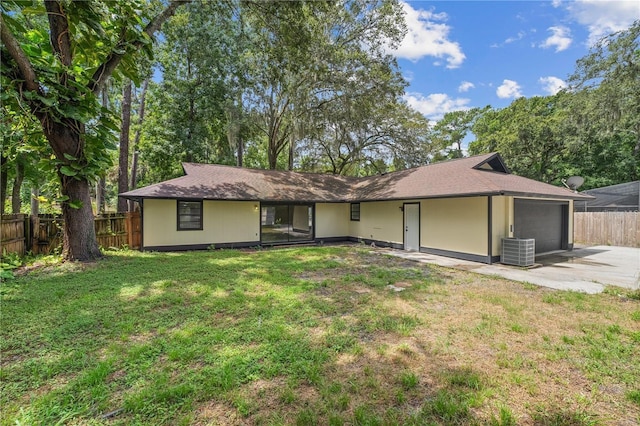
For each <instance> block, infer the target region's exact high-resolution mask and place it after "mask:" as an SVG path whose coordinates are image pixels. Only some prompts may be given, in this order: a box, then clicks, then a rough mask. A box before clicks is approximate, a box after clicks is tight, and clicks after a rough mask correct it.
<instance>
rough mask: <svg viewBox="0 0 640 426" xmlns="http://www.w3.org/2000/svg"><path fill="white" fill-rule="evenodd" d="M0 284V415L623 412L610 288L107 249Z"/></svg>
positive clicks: (627, 384) (592, 416)
mask: <svg viewBox="0 0 640 426" xmlns="http://www.w3.org/2000/svg"><path fill="white" fill-rule="evenodd" d="M390 284H394V285H395V286H396V287H399V288H404V289H405V290H404V291H400V292H396V291H393V290H392V289H389V288H387V286H388V285H390ZM0 291H1V297H2V299H1V302H2V304H1V314H2V319H1V336H2V337H1V338H2V340H1V341H0V344H1V350H2V359H1V367H2V368H1V370H0V405H1V406H2V409H1V416H2V421H1V424H6V425H9V424H12V425H13V424H16V423H18V424H25V425H31V424H46V425H53V424H91V425H99V424H123V425H124V424H126V425H129V424H141V425H142V424H145V425H146V424H171V425H173V424H185V425H186V424H203V425H204V424H223V425H235V424H299V425H308V424H331V425H340V424H350V425H354V424H355V425H383V424H384V425H386V424H398V425H402V424H420V425H421V424H443V425H444V424H474V423H475V424H491V425H510V424H540V425H565V424H566V425H569V424H571V425H590V424H612V423H617V422H620V424H627V423H628V424H633V423H634V422H640V302H638V301H637V300H633V299H630V298H626V297H621V296H620V295H618V294H613V293H615V292H608V293H607V294H601V295H595V296H590V295H584V294H578V293H569V292H558V291H552V290H546V289H541V288H538V287H534V286H531V285H523V284H519V283H514V282H509V281H505V280H501V279H496V278H493V277H483V276H479V275H475V274H472V273H468V272H464V271H456V270H451V269H445V268H437V267H430V266H426V265H420V264H416V263H411V262H408V261H405V260H401V259H397V258H392V257H389V256H387V255H385V254H384V251H382V250H374V251H371V250H369V249H366V248H361V247H307V248H296V249H280V250H262V251H236V250H221V251H203V252H188V253H166V254H161V253H139V252H128V251H123V252H109V254H108V257H107V259H106V260H104V261H101V262H99V263H97V264H90V265H73V264H65V265H57V266H42V267H39V268H33V269H31V270H29V271H26V272H24V273H23V274H22V275H19V276H18V277H17V278H16V279H14V280H9V281H6V282H4V283H2V284H1V286H0ZM625 422H626V423H625Z"/></svg>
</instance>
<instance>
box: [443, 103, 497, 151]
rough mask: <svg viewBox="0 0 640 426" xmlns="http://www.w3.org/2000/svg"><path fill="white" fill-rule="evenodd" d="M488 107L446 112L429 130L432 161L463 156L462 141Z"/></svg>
mask: <svg viewBox="0 0 640 426" xmlns="http://www.w3.org/2000/svg"><path fill="white" fill-rule="evenodd" d="M489 108H490V107H489V106H486V107H484V108H471V109H468V110H459V111H451V112H447V113H446V114H445V115H444V117H442V119H441V120H439V121H438V122H437V123H436V124H435V126H433V129H432V130H431V142H432V144H433V150H434V151H435V153H434V157H433V159H432V161H433V162H437V161H442V160H449V159H452V158H462V157H464V152H463V149H462V143H463V141H464V139H465V138H466V137H467V135H468V134H469V132H470V131H471V128H472V127H473V125H474V123H475V122H476V120H477V119H478V118H479V117H480V116H482V114H484V113H485V112H486V111H487V110H488V109H489Z"/></svg>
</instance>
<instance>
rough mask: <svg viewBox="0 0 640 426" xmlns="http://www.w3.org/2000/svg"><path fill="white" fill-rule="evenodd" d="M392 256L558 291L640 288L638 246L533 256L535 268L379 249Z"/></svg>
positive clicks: (575, 250) (597, 291)
mask: <svg viewBox="0 0 640 426" xmlns="http://www.w3.org/2000/svg"><path fill="white" fill-rule="evenodd" d="M382 251H384V252H385V253H387V254H390V255H392V256H397V257H401V258H403V259H410V260H414V261H417V262H424V263H432V264H436V265H440V266H446V267H449V268H456V269H463V270H466V271H472V272H476V273H479V274H484V275H497V276H500V277H503V278H507V279H510V280H514V281H520V282H526V283H531V284H535V285H539V286H543V287H549V288H554V289H557V290H572V291H580V292H584V293H590V294H595V293H600V292H602V291H603V290H604V288H605V287H606V286H607V285H614V286H618V287H624V288H629V289H638V288H640V248H633V247H613V246H593V247H577V248H575V249H574V250H573V251H569V252H558V253H552V254H547V255H538V256H536V263H537V264H540V266H539V267H536V268H530V269H526V268H520V267H517V266H508V265H502V264H499V263H498V264H493V265H486V264H483V263H477V262H471V261H465V260H460V259H453V258H449V257H443V256H436V255H432V254H426V253H417V252H406V251H401V250H391V249H384V250H382Z"/></svg>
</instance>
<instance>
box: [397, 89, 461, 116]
mask: <svg viewBox="0 0 640 426" xmlns="http://www.w3.org/2000/svg"><path fill="white" fill-rule="evenodd" d="M404 100H405V101H406V102H407V103H408V104H409V106H411V107H412V108H413V109H415V110H416V111H419V112H421V113H422V114H423V115H424V116H425V117H427V118H428V119H429V120H432V121H437V120H440V119H441V118H442V117H443V116H444V115H445V114H446V113H448V112H451V111H458V110H466V109H469V108H470V107H469V102H470V100H469V99H465V98H456V99H453V98H450V97H449V95H447V94H444V93H432V94H430V95H429V96H424V95H423V94H422V93H407V94H406V95H404Z"/></svg>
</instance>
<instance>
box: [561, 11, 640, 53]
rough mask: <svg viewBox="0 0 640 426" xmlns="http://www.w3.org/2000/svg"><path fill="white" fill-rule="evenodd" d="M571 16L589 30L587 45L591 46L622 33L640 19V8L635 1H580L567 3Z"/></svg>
mask: <svg viewBox="0 0 640 426" xmlns="http://www.w3.org/2000/svg"><path fill="white" fill-rule="evenodd" d="M566 5H567V10H568V11H569V13H570V14H571V16H572V17H573V18H574V19H575V20H576V21H577V22H578V23H579V24H581V25H584V26H585V27H587V29H588V30H589V39H588V40H587V44H589V45H590V46H591V45H593V44H594V43H596V42H597V41H598V40H600V39H601V38H602V37H604V36H606V35H608V34H611V33H614V32H616V31H622V30H625V29H627V28H629V27H630V26H631V24H633V21H635V20H636V19H640V6H638V2H637V1H635V0H617V1H601V0H578V1H575V2H567V3H566Z"/></svg>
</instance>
